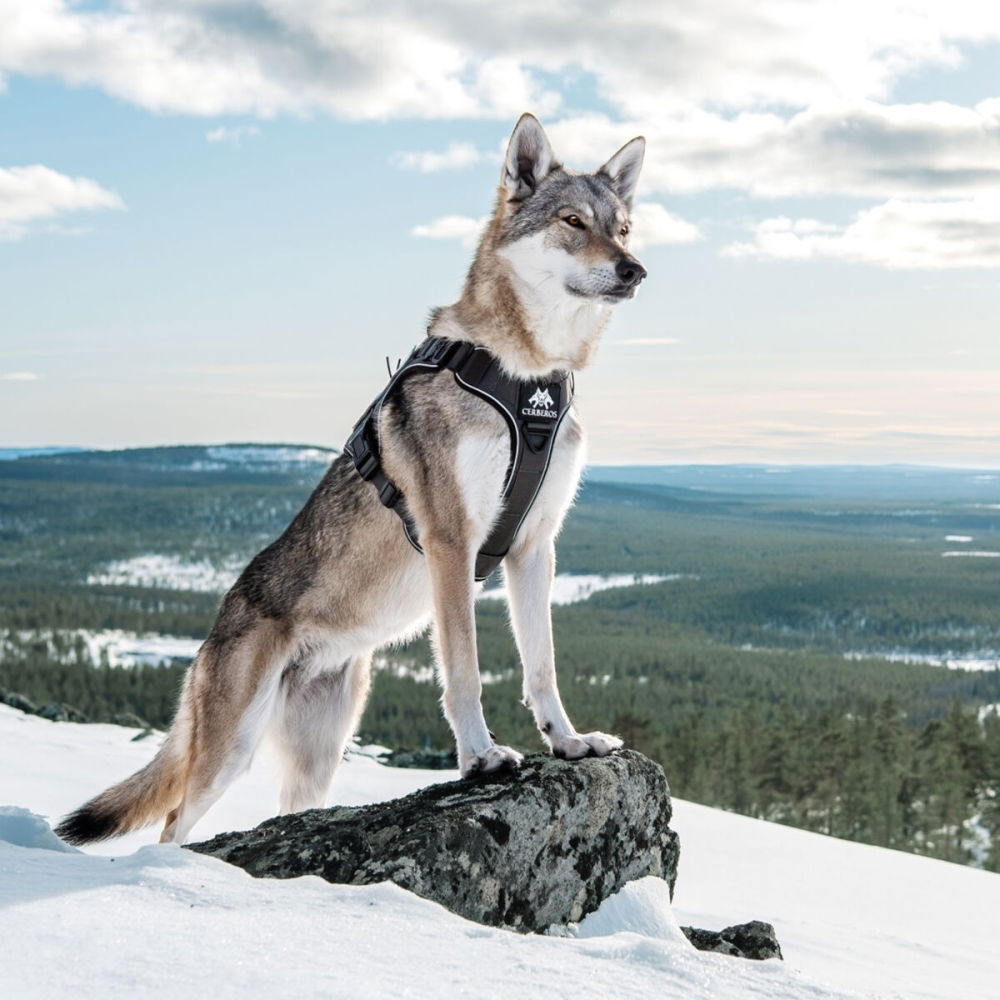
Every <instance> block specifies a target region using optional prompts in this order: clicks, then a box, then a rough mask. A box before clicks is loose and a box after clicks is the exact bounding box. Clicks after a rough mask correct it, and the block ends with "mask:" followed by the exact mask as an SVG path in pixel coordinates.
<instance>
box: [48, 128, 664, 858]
mask: <svg viewBox="0 0 1000 1000" xmlns="http://www.w3.org/2000/svg"><path fill="white" fill-rule="evenodd" d="M644 152H645V140H644V139H643V138H642V137H641V136H639V137H637V138H635V139H632V140H631V141H630V142H628V143H626V144H625V145H624V146H623V147H622V148H621V149H620V150H618V152H617V153H615V154H614V155H613V156H612V157H611V158H610V159H609V160H608V161H607V162H606V163H605V164H604V165H603V166H602V167H600V168H599V169H598V170H597V171H595V172H594V173H589V174H588V173H575V172H573V171H571V170H568V169H566V168H564V167H563V166H562V165H561V164H560V163H559V162H558V161H557V160H556V158H555V155H554V153H553V151H552V147H551V145H550V143H549V140H548V137H547V136H546V134H545V132H544V130H543V129H542V126H541V125H540V124H539V122H538V121H537V119H535V118H534V117H533V116H532V115H530V114H525V115H523V116H522V117H521V119H520V120H519V121H518V123H517V125H516V127H515V129H514V131H513V133H512V135H511V138H510V142H509V145H508V147H507V153H506V157H505V160H504V165H503V169H502V172H501V179H500V187H499V193H498V197H497V202H496V208H495V211H494V213H493V217H492V219H491V221H490V222H489V224H488V226H487V227H486V230H485V232H484V233H483V235H482V238H481V240H480V242H479V246H478V249H477V251H476V254H475V258H474V260H473V262H472V266H471V268H470V270H469V273H468V277H467V279H466V282H465V285H464V287H463V290H462V294H461V298H460V299H459V300H458V302H456V303H454V304H453V305H450V306H446V307H443V308H440V309H437V310H435V311H434V312H433V313H432V315H431V321H430V325H429V327H428V336H430V337H438V338H445V339H447V340H455V341H465V342H469V343H471V344H474V345H477V346H478V347H480V348H484V349H485V350H486V351H488V352H489V353H490V354H491V355H492V356H493V357H494V358H495V359H496V361H497V363H498V365H499V367H500V369H502V370H503V371H504V372H505V373H507V374H508V375H509V376H511V377H514V378H518V379H529V378H536V377H542V376H546V375H549V374H551V373H553V372H559V371H561V372H567V371H568V372H576V371H579V370H580V369H582V368H584V367H586V365H587V364H588V363H589V362H590V360H591V358H592V356H593V354H594V351H595V348H596V347H597V344H598V340H599V338H600V335H601V332H602V331H603V329H604V327H605V326H606V324H607V322H608V319H609V318H610V315H611V312H612V310H613V308H614V306H615V305H616V304H617V303H619V302H621V301H623V300H625V299H629V298H632V297H633V296H634V295H635V292H636V289H637V287H638V285H639V282H640V281H641V280H642V279H643V278H644V277H645V275H646V271H645V269H644V268H643V267H642V265H641V264H640V262H639V261H638V260H637V259H636V258H635V257H634V256H633V255H632V254H631V253H630V252H629V250H628V235H629V224H630V223H629V210H630V207H631V203H632V197H633V193H634V191H635V186H636V181H637V180H638V177H639V172H640V169H641V167H642V161H643V155H644ZM539 392H541V390H539ZM536 404H551V398H549V399H546V398H544V397H543V396H541V395H538V396H537V397H536V398H535V400H534V402H533V403H532V404H531V405H532V406H534V405H536ZM378 434H379V441H380V445H381V462H382V465H383V467H384V469H385V470H386V472H387V474H388V475H389V476H390V477H391V479H392V481H393V483H395V484H396V485H397V486H398V487H399V488H400V489H401V491H402V494H403V496H405V498H406V505H407V508H408V512H409V516H410V517H411V518H412V521H413V522H414V524H415V525H416V527H417V529H418V530H419V537H420V542H421V546H422V550H423V551H422V553H421V552H419V551H416V550H415V548H414V547H413V546H412V545H411V544H409V542H408V540H407V538H406V537H405V536H404V532H403V531H402V530H401V527H400V522H399V518H397V516H396V514H395V513H393V511H391V510H389V509H387V508H386V507H385V506H383V505H382V503H380V502H379V496H378V494H377V492H376V490H374V489H373V488H372V486H371V484H370V483H368V482H365V481H364V480H363V479H362V478H361V476H360V475H359V473H358V470H357V468H356V467H355V465H354V464H353V462H352V461H351V460H350V457H349V456H348V455H346V454H342V455H340V456H339V457H338V458H337V459H336V460H335V461H334V462H333V463H332V465H331V466H330V468H329V470H328V471H327V472H326V474H325V476H324V478H323V479H322V481H321V482H320V483H319V485H318V486H317V488H316V490H315V491H314V492H313V494H312V496H311V497H310V498H309V500H308V501H307V503H306V505H305V507H304V508H303V509H302V510H301V511H300V512H299V513H298V514H297V515H296V517H295V518H294V519H293V521H292V522H291V524H290V525H289V527H288V528H287V530H286V531H285V532H284V534H283V535H282V536H281V537H280V538H279V539H278V540H277V541H275V542H274V543H272V544H271V545H269V546H268V547H267V548H265V549H264V550H263V551H262V552H260V553H259V554H258V555H256V556H255V557H254V558H253V559H252V560H251V561H250V563H249V564H248V565H247V567H246V569H245V570H244V571H243V573H242V574H241V575H240V577H239V579H238V580H237V581H236V583H235V584H234V585H233V587H232V589H231V590H230V591H229V592H228V593H227V594H226V596H225V598H224V599H223V602H222V606H221V609H220V611H219V615H218V618H217V620H216V621H215V624H214V625H213V627H212V629H211V632H210V633H209V635H208V638H207V639H206V640H205V642H204V644H203V645H202V646H201V648H200V650H199V651H198V654H197V656H196V657H195V659H194V661H193V663H192V665H191V667H190V669H189V670H188V672H187V675H186V677H185V680H184V684H183V688H182V691H181V695H180V700H179V705H178V709H177V713H176V716H175V718H174V721H173V724H172V726H171V728H170V731H169V733H168V734H167V737H166V740H165V741H164V743H163V746H162V747H161V749H160V751H159V752H158V753H157V755H156V757H155V758H154V759H153V760H152V761H151V762H150V763H149V764H148V765H147V766H146V767H144V768H143V769H142V770H140V771H138V772H137V773H136V774H134V775H132V776H131V777H130V778H127V779H126V780H124V781H122V782H121V783H119V784H117V785H115V786H113V787H112V788H109V789H108V790H107V791H105V792H103V793H102V794H100V795H98V796H96V797H95V798H93V799H92V800H90V801H89V802H87V803H86V804H84V805H83V806H81V807H80V808H79V809H77V810H76V811H75V812H73V813H71V814H70V815H68V816H67V817H66V818H65V819H64V820H63V821H62V823H61V824H60V825H59V827H58V828H57V832H58V834H59V836H61V837H62V838H63V839H64V840H66V841H68V842H69V843H72V844H83V843H87V842H90V841H95V840H101V839H105V838H107V837H112V836H117V835H119V834H122V833H125V832H127V831H129V830H133V829H137V828H139V827H142V826H146V825H149V824H151V823H154V822H157V821H159V820H162V819H165V825H164V827H163V833H162V836H161V838H160V839H161V841H163V842H176V843H183V842H184V841H185V840H186V839H187V837H188V834H189V833H190V831H191V829H192V827H193V826H194V824H195V823H196V822H197V821H198V820H199V819H200V818H201V817H202V816H203V815H204V813H205V812H206V810H207V809H208V808H209V807H210V806H211V805H212V803H214V802H215V801H216V800H217V799H218V797H219V796H220V795H221V794H222V792H223V791H224V790H225V789H226V787H227V786H228V785H229V784H230V783H231V782H232V781H233V779H234V778H236V777H237V776H238V775H239V774H240V773H241V772H242V771H244V770H245V769H246V768H247V767H248V766H249V763H250V760H251V758H252V757H253V754H254V752H255V750H256V749H257V747H258V744H259V743H260V741H261V739H262V738H263V737H264V735H265V734H269V735H271V736H272V737H273V742H274V744H275V746H276V747H277V750H278V753H279V758H280V760H281V764H282V774H283V777H282V787H281V796H280V808H281V811H282V812H298V811H299V810H302V809H306V808H311V807H314V806H318V805H321V804H322V803H323V800H324V798H325V796H326V793H327V790H328V788H329V786H330V782H331V780H332V777H333V773H334V770H335V768H336V766H337V763H338V761H339V760H340V758H341V757H342V756H343V752H344V748H345V745H346V743H347V740H348V739H349V738H350V737H351V736H352V735H353V733H354V730H355V728H356V726H357V724H358V721H359V719H360V716H361V712H362V709H363V707H364V703H365V699H366V695H367V692H368V688H369V682H370V672H371V662H372V655H373V652H374V651H375V650H376V649H378V648H380V647H384V646H387V645H389V644H392V643H397V642H400V641H403V640H405V639H407V638H410V637H412V636H414V635H416V634H418V633H419V632H420V631H421V630H423V629H424V628H425V627H426V626H427V624H428V622H429V621H430V620H433V623H434V630H433V638H434V647H435V654H436V659H437V662H438V665H439V668H440V674H441V678H442V682H443V697H442V705H443V709H444V714H445V716H446V717H447V719H448V722H449V724H450V725H451V728H452V731H453V732H454V736H455V742H456V745H457V753H458V761H459V766H460V768H461V773H462V775H463V776H466V777H468V776H471V775H474V774H476V773H482V772H492V771H497V770H500V769H504V768H516V767H517V766H518V765H519V764H520V763H521V760H522V757H521V754H520V753H518V752H517V751H516V750H514V749H513V748H511V747H508V746H500V745H497V743H496V742H495V741H494V739H493V736H492V734H491V733H490V730H489V728H488V727H487V724H486V719H485V718H484V716H483V709H482V705H481V699H480V696H481V692H482V684H481V680H480V676H479V665H478V662H477V653H476V627H475V616H474V601H475V593H476V588H477V585H476V583H475V581H474V572H473V570H474V566H475V559H476V553H477V552H478V550H479V547H480V545H481V544H482V542H483V540H484V539H485V538H486V537H487V535H488V534H489V532H490V529H491V526H492V525H493V524H494V522H495V521H496V520H497V518H498V515H499V514H500V512H501V507H502V504H503V496H502V490H503V486H504V469H505V468H507V467H508V464H509V461H510V449H511V443H510V438H509V434H508V428H507V427H506V426H505V424H504V420H503V419H502V416H501V415H500V414H499V413H498V412H497V411H496V410H495V409H494V408H492V407H491V406H490V405H489V404H488V403H486V402H484V401H483V400H482V399H480V398H478V397H477V396H475V395H474V394H472V393H470V392H467V391H465V390H463V389H462V388H461V387H460V386H459V385H457V384H456V380H455V379H454V378H452V377H451V375H450V373H449V372H446V371H440V372H436V373H430V374H422V375H419V376H417V377H414V378H411V379H408V380H407V381H406V382H405V383H404V384H403V385H402V386H401V387H400V390H399V392H398V393H396V394H395V395H393V397H392V398H391V399H389V400H387V401H386V404H385V405H384V406H383V407H382V408H381V410H380V413H379V416H378ZM583 461H584V433H583V428H582V426H581V424H580V421H579V417H578V415H577V413H576V408H575V406H573V407H571V409H570V410H569V411H568V413H567V415H566V419H564V420H563V421H562V423H561V425H560V427H559V429H558V434H557V437H556V439H555V441H554V444H553V445H552V451H551V456H550V459H549V465H548V469H547V472H546V474H545V475H544V479H543V481H542V484H541V486H540V488H539V489H538V491H537V495H536V496H535V498H534V502H533V504H532V505H531V506H530V509H529V510H528V512H527V514H526V516H525V517H524V518H523V520H522V521H521V523H520V526H519V527H518V529H517V533H516V536H515V537H514V539H513V543H512V545H511V547H510V550H509V552H508V553H507V555H506V558H505V561H504V575H505V581H506V586H507V592H508V596H509V603H510V616H511V622H512V627H513V631H514V635H515V639H516V642H517V646H518V649H519V652H520V655H521V660H522V663H523V667H524V684H523V691H524V703H525V705H526V706H528V707H529V708H530V709H531V711H532V712H533V714H534V718H535V722H536V724H537V726H538V729H539V731H540V733H541V736H542V739H543V741H544V742H545V743H546V744H547V746H548V747H549V749H550V750H551V752H552V753H553V754H555V755H557V756H559V757H562V758H565V759H569V760H575V759H578V758H581V757H585V756H589V755H596V756H605V755H607V754H609V753H611V752H613V751H614V750H616V749H618V748H620V747H621V745H622V741H621V740H620V739H618V738H617V737H615V736H611V735H608V734H606V733H601V732H593V733H579V732H577V730H576V729H575V727H574V726H573V724H572V722H570V720H569V718H568V716H567V715H566V712H565V710H564V708H563V705H562V702H561V700H560V697H559V691H558V687H557V685H556V673H555V662H554V653H553V642H552V623H551V611H550V596H551V588H552V579H553V574H554V571H555V550H554V540H555V538H556V536H557V534H558V533H559V530H560V527H561V525H562V522H563V518H564V517H565V515H566V512H567V510H568V509H569V507H570V505H571V504H572V502H573V499H574V497H575V495H576V490H577V485H578V482H579V478H580V473H581V470H582V467H583Z"/></svg>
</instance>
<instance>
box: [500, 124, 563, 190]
mask: <svg viewBox="0 0 1000 1000" xmlns="http://www.w3.org/2000/svg"><path fill="white" fill-rule="evenodd" d="M558 166H559V164H558V163H556V158H555V156H554V154H553V152H552V147H551V146H550V145H549V139H548V136H547V135H546V134H545V130H544V129H543V128H542V126H541V123H540V122H539V121H538V119H537V118H536V117H535V116H534V115H532V114H528V113H527V112H525V113H524V114H523V115H521V117H520V118H519V119H518V122H517V124H516V125H515V126H514V131H513V132H512V133H511V137H510V142H509V143H508V145H507V156H506V158H505V160H504V165H503V173H501V175H500V184H501V186H502V187H503V188H504V189H505V190H506V192H507V200H508V201H524V199H525V198H527V197H528V196H529V195H532V194H534V193H535V188H537V187H538V185H539V184H541V182H542V181H543V180H544V179H545V177H546V176H547V175H548V174H549V173H551V172H552V171H553V170H555V169H556V167H558Z"/></svg>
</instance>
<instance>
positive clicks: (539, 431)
mask: <svg viewBox="0 0 1000 1000" xmlns="http://www.w3.org/2000/svg"><path fill="white" fill-rule="evenodd" d="M442 368H447V369H449V370H450V371H452V372H454V375H455V381H456V382H457V383H458V384H459V385H460V386H461V387H462V388H463V389H465V390H466V391H468V392H471V393H473V394H474V395H476V396H479V397H480V398H481V399H483V400H485V401H486V402H488V403H489V404H490V405H492V406H493V407H494V408H495V409H496V410H497V411H498V412H499V413H500V414H501V416H503V417H504V420H505V422H506V424H507V428H508V431H509V433H510V460H509V461H508V464H507V472H506V475H505V477H504V486H503V492H502V500H503V507H502V509H501V513H500V517H499V518H498V519H497V522H496V524H495V525H494V526H493V530H492V531H491V532H490V534H489V537H488V538H487V539H486V541H485V542H484V543H483V546H482V548H481V549H480V550H479V553H478V554H477V556H476V569H475V578H476V580H477V581H482V580H485V579H486V577H488V576H489V575H490V573H492V572H493V570H495V569H496V568H497V566H499V565H500V563H501V562H502V560H503V558H504V556H506V555H507V552H508V551H509V550H510V547H511V544H512V543H513V541H514V536H515V535H516V534H517V530H518V528H520V526H521V523H522V522H523V521H524V518H525V517H526V516H527V514H528V511H530V510H531V506H532V504H533V503H534V500H535V497H536V496H537V495H538V491H539V489H540V488H541V485H542V483H543V482H544V480H545V474H546V472H547V471H548V467H549V461H550V460H551V457H552V448H553V446H554V444H555V440H556V434H557V432H558V430H559V427H560V426H561V424H562V421H563V418H564V417H565V416H566V414H567V413H568V412H569V408H570V403H571V402H572V399H573V379H572V376H570V375H568V374H567V373H564V372H557V373H554V374H553V375H551V376H548V377H545V378H542V379H533V380H521V379H514V378H511V377H510V376H509V375H507V374H506V373H504V372H503V370H502V369H501V368H500V365H499V363H498V362H497V359H496V358H495V357H494V356H493V355H492V354H490V352H489V351H487V350H486V349H485V348H483V347H477V346H476V345H475V344H470V343H468V342H466V341H460V340H446V339H445V338H443V337H429V338H428V339H427V340H425V341H424V342H423V343H422V344H420V345H419V346H418V347H416V348H415V349H414V351H413V353H412V354H411V355H410V356H409V357H408V358H407V359H406V360H405V361H404V362H403V363H402V364H401V365H400V366H399V368H398V369H397V370H396V372H395V373H394V374H393V375H392V377H391V378H390V379H389V383H388V385H387V386H386V387H385V389H383V390H382V392H381V393H380V394H379V395H378V396H377V397H376V399H375V400H374V402H373V403H372V404H371V406H369V407H368V409H367V410H366V411H365V413H364V415H363V416H362V417H361V419H360V420H359V421H358V422H357V423H356V424H355V425H354V430H353V431H352V432H351V436H350V438H349V439H348V442H347V445H346V446H345V448H344V450H345V451H346V452H347V454H348V455H349V456H350V458H351V460H352V461H353V462H354V465H355V467H356V468H357V470H358V473H359V474H360V475H361V478H362V479H365V480H366V481H368V482H370V483H371V484H372V485H373V486H374V487H375V489H376V490H377V491H378V496H379V500H380V501H381V502H382V504H383V505H384V506H386V507H388V508H390V509H391V510H394V511H395V512H396V513H397V514H398V515H399V517H400V519H401V520H402V522H403V530H404V531H405V533H406V537H407V539H408V540H409V542H410V544H411V545H412V546H413V547H414V548H415V549H417V551H418V552H422V551H423V550H422V549H421V547H420V541H419V538H418V537H417V529H416V525H415V524H414V523H413V520H412V518H411V517H410V514H409V511H408V510H407V509H406V504H405V503H401V501H402V500H403V496H402V494H401V492H400V491H399V489H398V488H397V487H396V485H395V484H394V483H393V482H392V481H391V480H390V479H389V478H388V476H386V474H385V472H384V470H383V469H382V464H381V451H380V447H379V440H378V422H379V415H380V413H381V410H382V406H383V405H384V404H385V403H386V402H387V401H388V400H390V399H391V398H392V395H393V393H394V392H396V391H397V390H398V388H399V386H400V384H401V383H402V381H403V380H404V379H406V378H407V377H408V376H410V375H415V374H418V373H420V372H425V373H426V372H433V371H439V370H440V369H442Z"/></svg>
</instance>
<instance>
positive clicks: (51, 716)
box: [38, 701, 90, 722]
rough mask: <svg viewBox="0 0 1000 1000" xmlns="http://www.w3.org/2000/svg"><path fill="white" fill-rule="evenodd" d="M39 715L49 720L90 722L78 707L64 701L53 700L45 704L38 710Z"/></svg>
mask: <svg viewBox="0 0 1000 1000" xmlns="http://www.w3.org/2000/svg"><path fill="white" fill-rule="evenodd" d="M38 715H39V716H41V718H43V719H48V720H49V722H90V719H88V718H87V716H86V715H84V714H83V712H81V711H80V710H79V709H78V708H74V707H73V706H72V705H64V704H63V703H62V702H58V701H55V702H52V704H50V705H44V706H43V707H42V708H40V709H39V710H38Z"/></svg>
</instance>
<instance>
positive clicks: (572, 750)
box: [549, 733, 623, 760]
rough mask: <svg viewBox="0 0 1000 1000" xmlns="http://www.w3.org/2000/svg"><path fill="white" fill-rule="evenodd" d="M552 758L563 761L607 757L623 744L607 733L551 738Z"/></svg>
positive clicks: (576, 734)
mask: <svg viewBox="0 0 1000 1000" xmlns="http://www.w3.org/2000/svg"><path fill="white" fill-rule="evenodd" d="M549 744H550V746H551V747H552V756H553V757H560V758H562V759H563V760H579V759H580V758H581V757H607V755H608V754H609V753H613V752H614V751H615V750H621V748H622V746H623V744H622V741H621V740H620V739H619V738H618V737H617V736H609V735H608V734H607V733H569V734H568V735H566V736H561V737H558V738H556V737H550V738H549Z"/></svg>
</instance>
